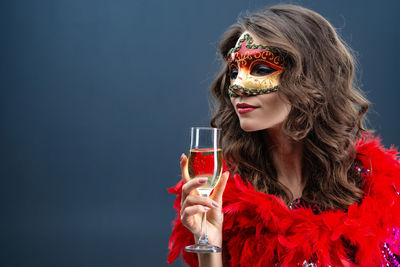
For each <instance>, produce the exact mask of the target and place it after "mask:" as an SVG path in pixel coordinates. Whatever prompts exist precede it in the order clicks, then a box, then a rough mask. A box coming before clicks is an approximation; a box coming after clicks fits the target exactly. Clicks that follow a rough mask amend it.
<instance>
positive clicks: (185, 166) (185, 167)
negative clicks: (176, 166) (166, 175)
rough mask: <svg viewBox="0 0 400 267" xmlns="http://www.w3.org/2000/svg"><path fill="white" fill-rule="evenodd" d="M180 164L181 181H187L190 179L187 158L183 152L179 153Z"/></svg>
mask: <svg viewBox="0 0 400 267" xmlns="http://www.w3.org/2000/svg"><path fill="white" fill-rule="evenodd" d="M180 165H181V170H182V180H183V183H187V182H189V181H190V177H189V170H188V160H187V157H186V155H185V154H183V153H182V155H181V161H180Z"/></svg>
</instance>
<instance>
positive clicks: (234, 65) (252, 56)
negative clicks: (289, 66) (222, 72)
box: [228, 33, 283, 97]
mask: <svg viewBox="0 0 400 267" xmlns="http://www.w3.org/2000/svg"><path fill="white" fill-rule="evenodd" d="M228 64H229V76H230V81H231V84H230V86H229V90H228V94H229V96H230V97H237V96H239V95H248V96H252V95H260V94H269V93H272V92H275V91H277V90H278V86H279V77H280V75H281V73H282V71H283V60H282V57H281V56H280V55H277V52H276V50H274V49H273V48H270V47H268V46H265V45H260V44H253V38H252V37H251V36H250V34H248V33H245V34H243V35H242V36H241V37H240V38H239V40H238V42H237V43H236V46H235V47H234V48H232V49H230V50H229V52H228Z"/></svg>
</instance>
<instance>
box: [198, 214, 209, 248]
mask: <svg viewBox="0 0 400 267" xmlns="http://www.w3.org/2000/svg"><path fill="white" fill-rule="evenodd" d="M199 245H201V246H204V245H209V243H208V237H207V212H203V215H202V218H201V228H200V238H199Z"/></svg>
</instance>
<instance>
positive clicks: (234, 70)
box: [228, 65, 239, 80]
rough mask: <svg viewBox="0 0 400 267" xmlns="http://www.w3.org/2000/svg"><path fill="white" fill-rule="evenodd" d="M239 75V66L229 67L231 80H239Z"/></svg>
mask: <svg viewBox="0 0 400 267" xmlns="http://www.w3.org/2000/svg"><path fill="white" fill-rule="evenodd" d="M238 74H239V70H238V68H237V66H235V65H231V66H230V67H229V72H228V76H229V78H230V79H232V80H234V79H236V78H237V76H238Z"/></svg>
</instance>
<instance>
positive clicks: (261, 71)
mask: <svg viewBox="0 0 400 267" xmlns="http://www.w3.org/2000/svg"><path fill="white" fill-rule="evenodd" d="M275 71H277V70H276V69H273V68H271V67H269V66H268V65H266V64H261V63H259V64H256V65H254V67H253V68H252V69H251V72H250V74H251V75H254V76H267V75H269V74H271V73H274V72H275ZM237 75H238V69H237V68H236V67H235V66H232V67H231V68H230V71H229V73H228V76H229V77H230V78H231V79H232V80H234V79H236V78H237Z"/></svg>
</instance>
